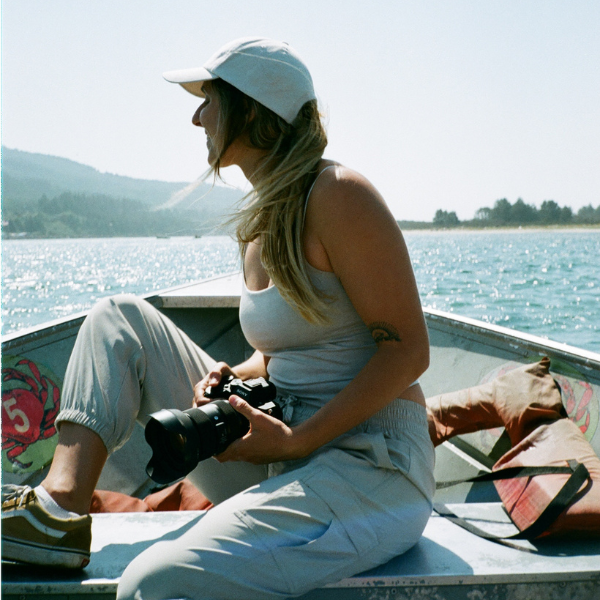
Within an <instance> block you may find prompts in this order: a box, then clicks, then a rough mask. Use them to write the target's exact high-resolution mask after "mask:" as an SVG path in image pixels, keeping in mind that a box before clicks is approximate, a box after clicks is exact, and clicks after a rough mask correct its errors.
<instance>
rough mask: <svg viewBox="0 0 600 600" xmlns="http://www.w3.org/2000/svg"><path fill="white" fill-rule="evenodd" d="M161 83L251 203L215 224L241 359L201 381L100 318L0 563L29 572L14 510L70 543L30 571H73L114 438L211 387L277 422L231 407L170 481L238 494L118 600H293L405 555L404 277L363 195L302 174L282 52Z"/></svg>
mask: <svg viewBox="0 0 600 600" xmlns="http://www.w3.org/2000/svg"><path fill="white" fill-rule="evenodd" d="M165 77H166V78H167V79H168V80H169V81H172V82H175V83H179V84H181V85H182V86H183V87H184V88H186V89H187V90H188V91H190V92H191V93H193V94H195V95H198V96H202V97H204V101H203V103H202V105H201V106H200V107H199V108H198V110H197V111H196V113H195V114H194V116H193V119H192V121H193V123H194V125H197V126H199V127H202V128H204V130H205V132H206V136H207V145H208V150H209V155H208V161H209V163H210V166H211V168H212V169H213V170H214V171H215V172H216V173H217V174H218V173H219V170H220V168H223V167H226V166H230V165H238V166H239V167H240V168H241V169H242V171H243V172H244V174H245V176H246V177H247V178H248V179H249V181H250V182H251V183H252V186H253V193H252V195H251V197H250V199H249V201H248V202H247V203H246V206H245V207H244V208H243V210H241V211H240V213H239V214H238V215H236V217H235V220H236V222H237V237H238V240H239V242H240V247H241V251H242V257H243V267H244V280H245V285H244V289H243V292H242V297H241V305H240V322H241V324H242V329H243V331H244V334H245V336H246V338H247V340H248V341H249V343H250V344H251V345H252V346H253V347H254V348H256V352H255V353H254V355H253V356H252V357H251V358H250V359H249V360H247V361H246V362H244V363H242V364H240V365H237V366H233V367H231V366H229V365H227V364H225V363H222V362H221V363H215V362H214V361H213V360H212V359H211V358H210V357H208V356H207V355H206V354H205V353H204V352H203V351H202V350H200V349H199V348H198V347H197V346H195V345H194V344H193V343H192V342H191V341H190V340H189V339H188V338H187V337H186V336H185V335H184V334H183V333H182V332H180V331H179V330H178V329H177V328H176V327H175V326H174V325H173V324H172V323H170V322H169V321H168V320H167V319H165V318H164V317H163V316H162V315H160V314H159V313H158V312H157V311H155V310H154V309H153V308H152V307H150V306H149V305H148V304H147V303H145V302H143V301H140V300H138V299H135V298H132V297H117V298H113V299H109V300H104V301H103V302H101V303H100V304H99V305H98V306H97V307H95V308H94V309H93V310H92V311H91V313H90V315H89V317H88V319H87V320H86V322H85V323H84V325H83V326H82V329H81V332H80V334H79V336H78V340H77V342H76V345H75V348H74V351H73V356H72V358H71V361H70V363H69V367H68V370H67V374H66V376H65V385H64V389H63V410H62V412H61V414H60V416H59V418H58V419H57V421H58V422H59V423H60V441H59V446H58V448H57V451H56V454H55V458H54V461H53V464H52V467H51V470H50V472H49V474H48V477H47V478H46V480H45V481H44V482H43V483H42V485H41V486H39V487H38V488H36V490H23V489H21V490H18V491H15V492H14V493H13V494H12V496H11V497H10V498H9V500H7V501H6V502H5V503H4V505H3V508H4V510H5V514H6V518H5V519H4V521H3V535H4V541H5V544H4V547H8V548H9V549H12V550H13V552H14V554H13V558H17V559H20V560H26V559H27V558H28V559H29V560H32V559H31V556H30V555H28V557H27V558H25V557H24V556H23V553H21V554H20V556H15V554H16V553H17V550H18V548H19V547H20V545H21V547H24V546H25V545H26V544H27V539H28V538H27V535H33V534H26V533H21V534H20V535H21V536H22V537H21V539H19V534H18V533H17V532H16V530H17V529H18V528H20V529H21V530H23V529H24V527H25V526H24V523H23V521H24V519H23V517H22V516H19V515H20V514H21V513H22V512H23V511H24V510H29V511H30V514H29V515H28V518H29V522H31V520H32V519H38V520H39V521H41V522H43V523H45V524H46V525H49V526H52V527H53V528H54V529H60V530H61V531H62V530H63V529H64V528H66V529H69V527H70V528H71V529H69V530H68V532H67V533H66V534H65V535H64V537H65V538H69V539H70V540H75V541H71V542H70V543H71V546H67V544H66V543H62V542H60V543H57V544H55V545H54V547H47V548H45V549H44V550H45V554H44V556H43V560H42V559H41V558H40V559H39V560H38V562H44V561H45V562H49V561H50V560H51V559H52V556H58V557H60V560H62V561H63V563H61V564H64V562H65V559H64V557H65V556H66V555H67V556H68V555H69V552H71V551H72V555H73V556H75V555H76V556H77V558H76V559H74V560H73V564H72V566H81V564H82V561H85V560H87V559H86V555H85V549H83V550H82V548H83V547H84V546H85V544H86V543H88V542H87V541H86V540H87V538H86V535H87V534H86V533H85V532H86V531H88V530H89V516H87V512H88V510H89V502H90V498H91V494H92V492H93V490H94V487H95V485H96V483H97V479H98V476H99V474H100V471H101V469H102V466H103V464H104V462H105V460H106V457H107V455H108V454H109V453H110V452H111V451H112V450H114V449H115V448H117V447H118V446H120V445H121V444H123V443H124V442H125V441H126V439H127V437H128V436H129V434H130V432H131V428H132V427H133V423H134V420H135V419H136V418H137V419H140V420H142V421H145V420H146V419H147V415H148V414H150V413H151V412H154V411H155V410H157V409H159V408H161V407H169V406H172V405H173V402H174V400H175V401H179V404H180V406H178V408H182V409H185V408H188V406H186V404H189V400H188V402H187V403H186V399H187V398H189V397H190V396H191V394H192V388H194V392H193V393H194V404H196V405H200V404H202V403H204V402H206V401H207V400H206V398H204V391H205V390H206V388H207V386H209V385H214V384H216V383H218V382H219V381H220V379H221V378H222V377H223V376H226V375H236V376H237V377H240V378H242V379H249V378H254V377H259V376H263V377H269V378H270V380H271V381H272V382H273V383H275V385H276V387H277V389H278V392H279V401H280V402H281V403H282V404H283V407H284V420H283V421H279V420H277V419H274V418H271V417H270V416H268V415H265V414H263V413H261V412H260V411H258V410H256V409H253V408H252V407H250V406H249V405H248V404H247V403H245V402H244V401H243V400H241V399H240V398H238V397H235V396H233V397H232V398H230V403H231V404H232V406H233V407H234V408H235V409H236V410H237V411H239V412H240V413H242V414H243V415H244V416H246V417H247V418H248V420H249V421H250V424H251V427H250V431H249V432H248V433H247V434H246V435H245V436H244V437H243V438H241V439H238V440H236V441H235V442H233V443H232V444H231V445H230V446H229V447H228V448H227V449H226V450H225V451H224V452H223V453H222V454H220V455H219V456H218V457H217V460H218V462H217V461H214V460H207V461H204V462H202V463H201V464H200V466H199V467H198V468H197V469H196V471H195V472H194V473H193V474H192V475H191V476H190V477H191V479H192V480H193V481H194V482H200V483H198V485H199V487H200V488H201V490H202V491H203V492H204V493H205V494H206V495H207V496H208V497H209V498H210V499H216V500H217V501H220V500H221V499H222V498H221V496H223V495H228V494H231V493H232V492H231V490H229V492H228V494H223V492H222V487H221V484H222V483H223V480H224V477H223V474H222V473H219V470H220V469H221V468H228V467H229V465H234V469H236V475H235V477H234V478H233V480H234V483H235V484H236V485H237V486H238V488H239V490H235V491H238V492H239V493H237V494H235V495H233V496H231V497H229V498H228V499H226V500H224V501H222V502H220V503H219V504H217V506H215V507H214V508H213V509H211V510H210V511H208V512H207V513H206V515H205V516H203V518H202V519H200V520H199V522H198V523H197V524H196V525H195V526H194V527H193V528H191V529H190V530H189V531H187V532H186V533H184V534H183V535H182V536H181V537H180V538H178V539H176V540H173V541H168V542H161V543H158V544H155V545H154V546H153V547H152V548H150V549H149V550H147V551H146V552H144V553H142V554H141V555H140V556H139V557H138V558H136V559H135V560H134V561H133V562H132V563H131V565H129V567H128V568H127V569H126V571H125V573H124V574H123V577H122V579H121V582H120V584H119V593H118V596H119V598H134V597H135V598H143V599H145V600H149V599H152V598H183V597H190V598H244V599H249V598H260V599H263V598H283V597H289V596H296V595H300V594H303V593H305V592H307V591H309V590H310V589H312V588H315V587H319V586H322V585H324V584H326V583H328V582H333V581H337V580H339V579H341V578H343V577H346V576H350V575H353V574H355V573H357V572H360V571H363V570H365V569H367V568H371V567H374V566H376V565H378V564H381V563H383V562H385V561H387V560H389V559H390V558H392V557H393V556H396V555H398V554H400V553H402V552H404V551H406V550H408V549H409V548H410V547H412V546H413V545H414V544H415V543H416V542H417V540H418V539H419V537H420V535H421V533H422V530H423V528H424V527H425V524H426V522H427V519H428V517H429V514H430V510H431V497H432V495H433V488H434V485H433V477H432V469H433V449H432V445H431V442H430V440H429V436H428V431H427V419H426V411H425V402H424V397H423V394H422V391H421V388H420V386H419V384H418V381H417V380H418V377H419V376H420V375H421V374H422V373H423V372H424V371H425V369H426V368H427V366H428V361H429V346H428V338H427V330H426V326H425V322H424V318H423V314H422V311H421V307H420V303H419V297H418V293H417V289H416V285H415V280H414V276H413V272H412V268H411V264H410V260H409V257H408V253H407V250H406V247H405V244H404V241H403V238H402V235H401V233H400V231H399V229H398V227H397V224H396V222H395V220H394V218H393V216H392V215H391V213H390V212H389V210H388V209H387V207H386V205H385V203H384V201H383V200H382V198H381V197H380V195H379V194H378V193H377V191H376V190H375V189H374V188H373V186H372V185H371V184H370V183H369V182H368V181H367V180H366V179H365V178H364V177H362V176H361V175H359V174H358V173H356V172H354V171H352V170H350V169H348V168H346V167H343V166H341V165H339V164H337V163H334V162H332V161H329V160H324V159H323V158H322V155H323V151H324V149H325V146H326V143H327V140H326V135H325V132H324V130H323V127H322V124H321V119H320V115H319V112H318V109H317V103H316V97H315V93H314V89H313V85H312V80H311V77H310V74H309V72H308V70H307V69H306V66H305V65H304V63H302V61H301V60H300V59H299V58H298V56H297V55H296V53H295V52H294V51H293V50H292V49H291V48H290V47H289V46H288V45H287V44H283V43H280V42H276V41H273V40H265V39H252V38H244V39H240V40H236V41H234V42H232V43H230V44H228V45H227V46H225V47H224V48H223V49H221V50H220V51H219V52H218V53H217V54H216V55H214V56H213V57H212V58H211V59H210V60H209V61H208V62H207V63H206V64H205V66H204V67H203V68H200V69H192V70H187V71H177V72H172V73H168V74H166V75H165ZM198 381H199V383H197V382H198ZM228 479H229V481H231V479H232V478H230V477H229V478H228ZM251 483H256V485H253V486H251V487H247V486H248V485H250V484H251ZM209 484H212V485H213V487H210V485H209ZM245 488H247V489H245ZM23 507H25V508H23ZM61 510H62V511H63V512H62V513H60V512H59V511H61ZM19 511H20V512H19ZM52 512H54V514H55V515H56V516H55V517H52V516H51V514H50V513H52ZM32 515H33V516H32ZM80 515H81V516H80ZM3 516H4V515H3ZM11 516H12V517H11ZM19 519H20V520H19ZM51 519H54V521H51ZM61 528H63V529H61ZM69 536H70V537H69ZM77 536H79V537H77ZM7 537H8V538H9V540H8V543H7ZM81 540H84V541H83V542H82V541H81ZM61 544H62V545H61ZM78 544H79V545H78ZM88 553H89V543H88ZM82 556H83V558H82ZM49 557H50V558H49ZM55 560H56V562H59V558H56V559H55ZM78 561H79V562H78Z"/></svg>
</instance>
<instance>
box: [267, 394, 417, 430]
mask: <svg viewBox="0 0 600 600" xmlns="http://www.w3.org/2000/svg"><path fill="white" fill-rule="evenodd" d="M277 402H278V403H279V404H280V405H281V406H282V409H283V420H284V422H285V423H287V424H288V425H298V424H299V423H302V422H303V421H306V420H307V419H309V418H310V417H312V416H313V415H314V414H315V413H316V412H317V411H318V410H319V409H320V408H321V407H319V406H313V405H310V404H307V403H306V402H305V401H303V400H301V399H299V398H296V396H292V395H288V396H280V397H278V398H277ZM423 430H425V431H427V430H428V426H427V410H426V408H425V407H424V406H421V405H420V404H417V403H416V402H413V401H412V400H405V399H403V398H396V400H393V401H392V402H390V403H389V404H388V405H387V406H385V407H384V408H382V409H381V410H380V411H378V412H376V413H375V414H374V415H373V416H372V417H370V418H369V419H367V420H366V421H364V422H363V423H360V425H357V426H356V427H355V428H353V429H352V430H351V431H350V432H348V433H383V434H384V435H385V436H387V437H391V438H396V437H400V436H401V435H402V433H403V432H406V431H415V432H422V431H423Z"/></svg>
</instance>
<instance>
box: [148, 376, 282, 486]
mask: <svg viewBox="0 0 600 600" xmlns="http://www.w3.org/2000/svg"><path fill="white" fill-rule="evenodd" d="M233 395H236V396H239V397H240V398H243V399H244V400H245V401H246V402H248V404H250V405H251V406H253V407H254V408H256V409H258V410H260V411H262V412H264V413H265V414H268V415H270V416H272V417H274V418H276V419H281V418H282V411H281V407H280V406H279V405H278V404H277V403H276V402H275V401H274V400H275V398H276V396H277V390H276V389H275V386H274V385H273V384H272V383H270V382H269V381H266V380H265V379H264V378H263V377H259V378H257V379H248V380H246V381H242V380H241V379H237V378H234V377H231V376H229V377H224V378H223V379H222V380H221V382H220V384H219V385H218V386H212V387H208V388H207V389H206V391H205V392H204V396H205V397H206V398H209V399H210V402H208V403H207V404H204V405H203V406H199V407H196V408H190V409H188V410H184V411H181V410H175V409H163V410H159V411H158V412H155V413H153V414H151V415H150V419H149V421H148V423H147V424H146V430H145V436H146V441H147V442H148V444H149V445H150V447H151V448H152V457H151V458H150V461H149V462H148V465H147V466H146V473H148V475H149V477H150V478H151V479H153V480H154V481H156V482H157V483H163V484H164V483H171V482H172V481H176V480H177V479H181V478H182V477H185V476H186V475H187V474H188V473H189V472H190V471H192V470H193V469H194V468H195V467H196V466H197V465H198V463H199V462H200V461H202V460H205V459H207V458H210V457H211V456H214V455H215V454H220V453H221V452H223V451H224V450H225V448H227V446H229V444H231V442H233V441H234V440H236V439H238V438H240V437H242V436H243V435H245V434H246V433H247V432H248V429H249V428H250V423H249V421H248V419H246V417H244V416H243V415H242V414H240V413H239V412H237V411H236V410H235V409H234V408H233V407H232V406H231V405H230V404H229V402H228V399H229V397H230V396H233Z"/></svg>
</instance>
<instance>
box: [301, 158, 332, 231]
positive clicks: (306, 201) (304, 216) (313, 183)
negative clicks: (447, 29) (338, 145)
mask: <svg viewBox="0 0 600 600" xmlns="http://www.w3.org/2000/svg"><path fill="white" fill-rule="evenodd" d="M337 166H339V165H338V164H337V163H336V164H333V165H327V166H326V167H325V168H324V169H321V170H320V171H319V172H318V173H317V176H316V177H315V180H314V181H313V182H312V184H311V186H310V188H309V190H308V194H306V200H304V214H303V215H302V224H303V225H304V221H306V209H307V208H308V199H309V198H310V195H311V194H312V191H313V188H314V187H315V183H317V179H319V177H321V175H322V174H323V173H325V171H327V169H332V168H333V167H337Z"/></svg>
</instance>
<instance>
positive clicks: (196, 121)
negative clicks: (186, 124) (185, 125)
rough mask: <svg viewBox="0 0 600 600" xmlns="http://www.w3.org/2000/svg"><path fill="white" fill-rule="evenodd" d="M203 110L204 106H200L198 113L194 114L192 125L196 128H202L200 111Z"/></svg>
mask: <svg viewBox="0 0 600 600" xmlns="http://www.w3.org/2000/svg"><path fill="white" fill-rule="evenodd" d="M201 110H202V105H200V106H199V107H198V108H197V110H196V112H195V113H194V116H193V117H192V123H193V124H194V125H195V126H196V127H202V123H201V122H200V111H201Z"/></svg>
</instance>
